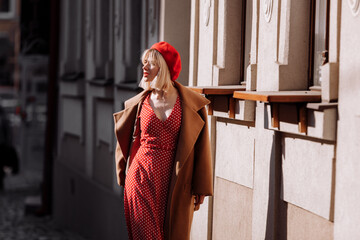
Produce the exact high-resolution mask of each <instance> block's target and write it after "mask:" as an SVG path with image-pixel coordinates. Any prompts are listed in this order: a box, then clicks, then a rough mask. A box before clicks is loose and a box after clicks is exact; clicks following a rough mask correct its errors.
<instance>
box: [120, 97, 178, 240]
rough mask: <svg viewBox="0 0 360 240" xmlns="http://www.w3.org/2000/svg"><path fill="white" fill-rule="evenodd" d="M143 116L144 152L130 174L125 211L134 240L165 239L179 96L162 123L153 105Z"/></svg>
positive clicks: (146, 107)
mask: <svg viewBox="0 0 360 240" xmlns="http://www.w3.org/2000/svg"><path fill="white" fill-rule="evenodd" d="M149 96H150V94H149V95H148V96H147V97H146V99H145V101H144V102H143V104H142V108H141V112H140V129H141V138H140V142H141V145H140V148H139V150H138V151H137V153H136V156H135V158H134V159H133V161H132V164H131V166H130V168H129V170H128V173H127V176H126V180H125V190H124V210H125V217H126V223H127V227H128V233H129V238H130V239H141V240H145V239H152V240H153V239H157V240H160V239H164V222H165V214H166V207H167V200H168V192H169V185H170V178H171V174H172V170H173V162H174V157H175V150H176V145H177V139H178V135H179V130H180V124H181V103H180V98H179V96H178V97H177V99H176V103H175V105H174V107H173V110H172V112H171V114H170V116H169V117H168V118H167V119H166V120H165V121H162V120H160V119H159V118H158V117H157V116H156V115H155V113H154V111H153V109H152V107H151V106H150V103H149Z"/></svg>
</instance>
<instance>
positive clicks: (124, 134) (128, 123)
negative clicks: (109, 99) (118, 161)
mask: <svg viewBox="0 0 360 240" xmlns="http://www.w3.org/2000/svg"><path fill="white" fill-rule="evenodd" d="M148 93H149V92H148V91H143V92H141V93H140V94H138V95H136V96H135V97H133V98H131V99H129V100H128V101H127V102H126V103H125V109H124V110H122V111H120V112H117V113H114V121H115V133H116V138H117V139H118V142H119V146H120V149H121V152H122V154H123V156H124V158H125V159H127V157H128V155H129V147H130V144H131V141H132V135H133V131H134V124H135V120H136V117H137V114H139V109H140V107H141V102H142V101H143V100H144V98H145V97H146V96H147V94H148ZM120 133H121V135H120Z"/></svg>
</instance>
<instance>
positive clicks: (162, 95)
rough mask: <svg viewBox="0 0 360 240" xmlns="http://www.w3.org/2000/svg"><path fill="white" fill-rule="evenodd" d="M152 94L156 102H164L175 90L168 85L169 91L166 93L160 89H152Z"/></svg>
mask: <svg viewBox="0 0 360 240" xmlns="http://www.w3.org/2000/svg"><path fill="white" fill-rule="evenodd" d="M152 94H153V95H154V97H155V98H156V99H158V100H166V99H168V98H169V97H171V96H172V95H174V94H176V88H175V87H174V86H173V85H170V87H169V89H167V90H166V91H164V90H160V89H153V90H152Z"/></svg>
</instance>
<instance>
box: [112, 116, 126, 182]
mask: <svg viewBox="0 0 360 240" xmlns="http://www.w3.org/2000/svg"><path fill="white" fill-rule="evenodd" d="M117 121H118V119H117V116H116V114H114V125H115V136H116V149H115V167H116V178H117V183H118V184H119V185H120V186H124V185H125V169H126V159H125V157H124V156H123V153H122V151H121V149H120V145H119V139H118V136H117V134H116V123H117Z"/></svg>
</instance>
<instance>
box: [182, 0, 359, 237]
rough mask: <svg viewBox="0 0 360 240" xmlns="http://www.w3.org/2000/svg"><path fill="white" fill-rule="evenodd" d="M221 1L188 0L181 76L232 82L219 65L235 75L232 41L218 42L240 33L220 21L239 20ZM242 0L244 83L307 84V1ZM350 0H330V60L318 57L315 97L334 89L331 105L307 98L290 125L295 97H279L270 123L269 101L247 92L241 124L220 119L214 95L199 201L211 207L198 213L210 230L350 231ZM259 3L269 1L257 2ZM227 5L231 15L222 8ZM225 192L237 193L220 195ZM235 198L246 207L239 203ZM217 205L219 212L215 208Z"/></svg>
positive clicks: (267, 86)
mask: <svg viewBox="0 0 360 240" xmlns="http://www.w3.org/2000/svg"><path fill="white" fill-rule="evenodd" d="M228 2H229V1H219V0H211V1H210V0H204V1H200V0H193V1H192V4H191V14H192V15H191V31H192V32H191V35H190V46H191V48H190V59H191V60H190V67H189V68H190V69H191V70H192V71H195V72H190V73H189V79H190V80H191V81H190V84H191V85H198V86H209V85H212V86H217V85H222V83H227V84H229V83H231V84H234V83H235V81H232V80H229V79H230V78H231V77H229V75H231V74H232V77H234V76H237V74H238V72H237V70H238V69H236V70H231V69H232V68H231V65H229V66H230V67H229V68H228V69H227V65H226V63H227V59H231V58H234V57H233V56H232V55H234V54H235V53H236V52H237V49H236V47H234V46H232V50H233V51H232V52H231V54H230V53H229V52H227V51H228V48H227V47H229V46H231V44H230V43H232V41H234V39H236V40H238V41H240V40H239V39H240V36H241V35H239V34H236V32H237V26H236V25H231V26H232V28H231V29H232V30H233V33H232V35H231V34H230V35H229V34H226V33H227V29H228V28H229V24H227V22H226V21H228V22H231V19H236V18H237V19H238V21H241V13H240V12H241V8H237V10H238V11H227V8H226V6H228ZM252 2H253V7H254V8H253V15H252V36H251V55H250V64H251V66H249V67H248V73H249V74H248V77H247V86H246V87H247V90H257V91H283V90H307V89H308V87H309V86H308V68H309V61H308V59H309V51H308V49H309V44H310V42H309V28H310V1H291V0H282V1H276V0H274V1H270V0H269V1H268V0H264V1H261V0H254V1H252ZM351 2H355V3H358V1H335V0H334V1H331V7H330V14H331V15H330V27H329V32H330V33H329V37H330V39H329V46H330V47H329V49H330V53H329V61H330V63H328V64H326V65H324V66H323V67H322V71H323V86H322V90H323V96H322V100H323V103H328V102H330V101H331V102H335V103H336V102H337V99H339V100H338V102H339V107H338V109H337V108H336V105H332V106H331V107H330V108H326V109H322V108H318V107H317V106H316V105H312V106H308V108H307V115H306V116H307V119H308V120H307V121H308V124H309V126H308V128H307V132H305V133H300V132H299V130H298V119H299V112H298V109H299V105H295V104H282V105H280V126H279V128H274V127H272V126H271V105H268V104H264V103H262V102H257V103H256V106H254V107H253V111H254V110H255V114H253V116H254V121H255V122H254V125H249V122H244V121H241V120H232V119H229V117H228V116H227V111H226V109H227V107H228V105H227V102H226V98H225V97H217V98H216V99H215V100H214V101H215V102H214V115H215V116H217V118H215V119H214V121H215V122H216V124H215V128H213V129H212V131H215V133H214V132H213V136H215V139H213V140H214V141H213V144H212V147H213V149H215V155H214V157H215V159H214V161H215V179H214V182H215V196H214V201H213V203H212V205H211V204H210V205H209V210H208V212H209V213H210V212H211V211H212V212H211V214H210V215H206V219H205V217H204V218H203V220H204V221H205V220H206V221H212V224H213V228H212V233H211V235H212V237H213V239H221V238H220V236H222V237H223V239H239V236H240V235H239V234H241V233H240V228H239V229H238V230H237V231H235V230H234V229H232V226H233V225H232V224H236V223H239V224H240V225H241V224H243V226H245V225H246V226H248V225H247V224H248V223H249V222H251V228H250V227H249V228H247V229H250V230H251V234H250V235H246V236H245V235H244V236H242V237H244V238H250V239H357V238H359V236H358V235H357V234H358V233H357V232H356V229H357V228H356V226H357V225H358V224H359V222H358V220H357V219H360V206H359V203H358V202H360V191H357V190H354V189H360V188H359V187H360V186H359V185H358V183H357V182H358V181H356V179H357V178H358V176H357V175H356V173H357V172H358V171H356V170H358V167H359V166H360V165H359V164H358V163H357V162H358V161H357V156H358V155H359V153H360V152H359V151H360V150H359V149H360V146H359V144H360V137H359V136H360V134H358V133H357V132H359V131H358V130H360V129H359V127H360V121H358V118H359V116H360V110H357V109H360V108H357V107H355V106H354V103H355V102H359V101H356V100H359V98H360V94H358V92H359V90H360V84H359V81H358V80H359V76H360V72H359V71H360V70H359V69H360V68H358V67H356V66H360V57H359V56H360V55H359V54H355V53H359V52H360V48H359V47H358V44H357V42H358V41H359V39H360V32H356V33H354V29H355V26H359V23H360V22H359V21H360V18H359V15H360V14H357V15H356V16H354V14H352V13H351V12H350V8H349V5H350V3H351ZM355 3H354V4H355ZM232 4H233V6H235V5H236V4H235V3H232ZM271 4H272V5H271ZM355 5H356V4H355ZM269 6H272V7H271V8H270V7H269ZM267 7H269V8H270V10H271V11H267V12H266V11H265V10H266V9H267ZM232 10H234V9H232ZM267 10H269V9H267ZM269 12H270V13H269ZM229 13H231V14H233V15H231V14H230V15H231V16H227V15H226V14H229ZM340 16H341V21H340ZM207 17H209V19H208V24H206V20H207ZM340 23H341V24H340ZM344 26H346V27H344ZM340 33H341V34H340ZM339 43H340V44H339ZM227 44H228V45H227ZM339 56H340V58H339ZM338 72H339V73H340V74H339V76H338V75H337V73H338ZM338 82H339V88H338ZM338 89H339V94H338V93H337V91H338ZM350 106H353V107H350ZM239 108H241V105H239V104H238V105H236V111H237V112H240V111H243V114H246V113H250V110H249V112H244V111H245V108H243V109H239ZM237 119H241V118H240V117H239V118H237ZM337 129H338V130H337ZM220 186H221V189H220ZM245 192H246V193H245ZM234 193H236V194H243V196H236V197H233V196H232V197H230V198H229V197H228V196H229V195H232V194H234ZM250 195H251V197H250ZM245 196H247V200H244V198H245ZM244 201H245V202H247V204H248V207H249V208H251V214H249V213H248V212H246V211H245V210H244V209H243V208H244V206H243V204H244ZM228 205H231V206H232V207H233V211H234V212H237V211H239V210H240V211H244V212H237V213H238V215H239V216H240V215H241V216H242V219H239V217H236V216H234V215H233V214H232V213H230V211H229V210H227V208H228V207H229V206H228ZM227 211H229V214H225V213H226V212H227ZM220 218H221V219H220ZM196 221H198V219H196ZM218 224H220V226H218ZM203 229H204V228H203ZM220 229H223V231H221V230H220ZM196 231H197V230H196V229H195V228H194V229H193V232H192V234H193V235H192V236H200V235H197V233H196ZM209 231H210V230H209ZM243 231H245V232H246V231H248V230H243ZM220 232H221V233H220ZM233 232H234V233H233ZM245 232H243V233H245ZM345 232H346V233H345ZM229 233H233V235H227V234H229ZM237 234H238V235H237ZM235 236H236V237H237V238H236V237H235ZM194 239H195V238H194ZM201 239H205V236H204V235H203V237H202V238H201Z"/></svg>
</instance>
